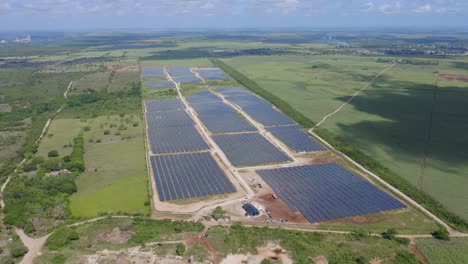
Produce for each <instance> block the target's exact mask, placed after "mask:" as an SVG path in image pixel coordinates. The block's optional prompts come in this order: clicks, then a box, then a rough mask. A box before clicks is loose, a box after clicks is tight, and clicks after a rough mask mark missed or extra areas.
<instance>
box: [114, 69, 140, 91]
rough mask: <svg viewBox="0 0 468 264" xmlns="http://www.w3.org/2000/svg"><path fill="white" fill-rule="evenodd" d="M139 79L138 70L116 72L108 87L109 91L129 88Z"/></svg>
mask: <svg viewBox="0 0 468 264" xmlns="http://www.w3.org/2000/svg"><path fill="white" fill-rule="evenodd" d="M138 81H139V73H138V72H116V73H115V76H114V78H112V81H111V83H110V84H109V86H108V88H107V89H108V91H109V92H115V91H124V90H128V89H130V88H131V87H132V85H133V84H134V83H138Z"/></svg>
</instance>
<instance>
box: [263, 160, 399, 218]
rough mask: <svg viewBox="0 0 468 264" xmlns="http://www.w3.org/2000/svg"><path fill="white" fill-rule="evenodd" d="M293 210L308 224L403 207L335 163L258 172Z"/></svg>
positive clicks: (395, 200) (392, 198) (389, 196)
mask: <svg viewBox="0 0 468 264" xmlns="http://www.w3.org/2000/svg"><path fill="white" fill-rule="evenodd" d="M257 173H258V174H259V175H260V176H261V177H262V178H263V179H264V180H265V181H266V182H267V183H268V185H270V186H271V187H272V188H273V191H274V192H276V193H277V194H278V195H279V196H280V197H281V199H283V200H284V202H285V203H286V204H287V205H288V206H289V207H290V208H291V210H293V211H296V212H297V211H299V212H301V213H302V214H303V215H304V216H305V217H306V218H307V219H308V220H309V221H310V222H322V221H330V220H334V219H339V218H345V217H351V216H355V215H363V214H369V213H376V212H381V211H386V210H393V209H399V208H405V207H406V205H405V204H403V203H402V202H400V201H398V200H397V199H395V198H394V197H392V196H391V195H389V194H388V193H386V192H384V191H382V190H380V189H379V188H377V187H376V186H374V185H372V184H371V183H370V182H368V181H366V180H364V179H363V178H361V177H359V176H357V175H355V174H354V173H352V172H350V171H348V170H347V169H345V168H343V167H342V166H340V165H339V164H336V163H329V164H320V165H307V166H299V167H291V168H280V169H270V170H258V171H257Z"/></svg>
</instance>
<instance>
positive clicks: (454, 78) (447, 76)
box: [437, 74, 468, 82]
mask: <svg viewBox="0 0 468 264" xmlns="http://www.w3.org/2000/svg"><path fill="white" fill-rule="evenodd" d="M437 79H438V80H440V81H456V82H468V76H467V75H450V74H439V75H438V76H437Z"/></svg>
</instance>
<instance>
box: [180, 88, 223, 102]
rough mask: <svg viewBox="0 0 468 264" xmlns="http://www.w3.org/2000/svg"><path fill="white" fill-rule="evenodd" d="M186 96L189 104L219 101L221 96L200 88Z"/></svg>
mask: <svg viewBox="0 0 468 264" xmlns="http://www.w3.org/2000/svg"><path fill="white" fill-rule="evenodd" d="M186 98H187V101H188V102H189V103H190V104H199V103H208V102H221V98H219V97H218V96H216V95H214V94H213V93H212V92H210V91H208V90H202V91H200V92H198V93H196V94H194V95H191V96H187V97H186Z"/></svg>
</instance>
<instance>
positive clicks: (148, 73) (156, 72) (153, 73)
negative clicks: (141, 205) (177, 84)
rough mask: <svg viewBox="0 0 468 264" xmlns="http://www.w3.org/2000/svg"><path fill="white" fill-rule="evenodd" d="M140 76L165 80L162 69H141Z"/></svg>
mask: <svg viewBox="0 0 468 264" xmlns="http://www.w3.org/2000/svg"><path fill="white" fill-rule="evenodd" d="M141 75H142V76H143V77H158V78H165V77H166V75H164V70H163V68H150V67H144V68H142V69H141Z"/></svg>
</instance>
